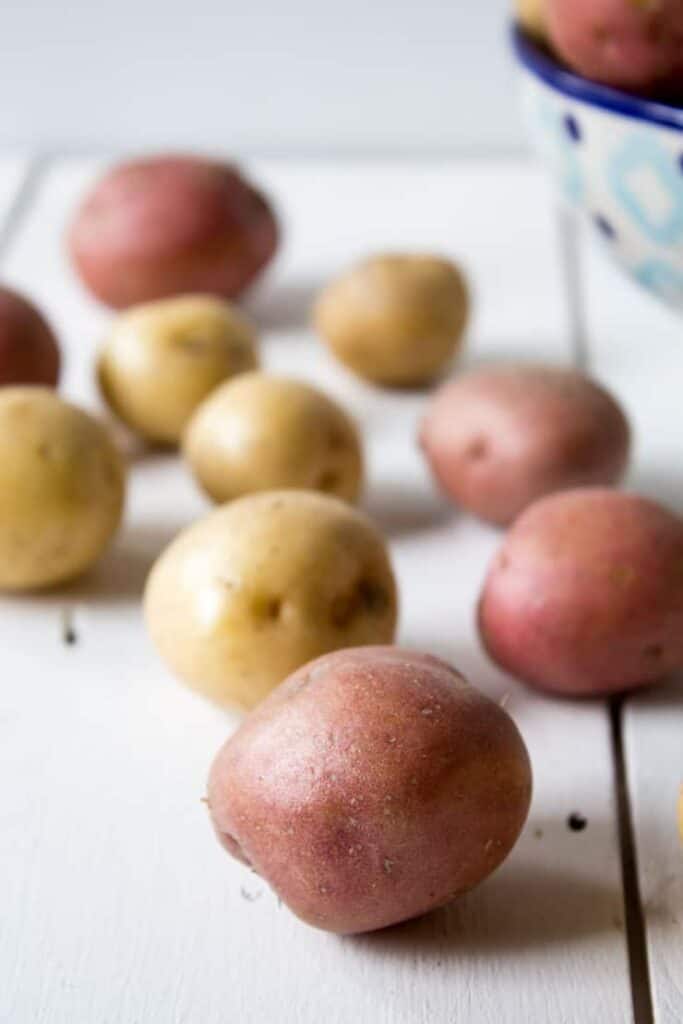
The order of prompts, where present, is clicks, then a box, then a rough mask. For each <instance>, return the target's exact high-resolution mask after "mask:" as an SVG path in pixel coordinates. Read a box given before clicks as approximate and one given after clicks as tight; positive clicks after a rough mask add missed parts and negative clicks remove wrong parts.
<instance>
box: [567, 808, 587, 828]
mask: <svg viewBox="0 0 683 1024" xmlns="http://www.w3.org/2000/svg"><path fill="white" fill-rule="evenodd" d="M587 826H588V821H587V819H586V818H584V816H583V814H579V813H578V811H573V812H572V814H570V815H569V817H568V818H567V828H569V829H571V831H572V832H583V830H584V829H585V828H586V827H587Z"/></svg>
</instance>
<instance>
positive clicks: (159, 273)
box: [68, 156, 278, 309]
mask: <svg viewBox="0 0 683 1024" xmlns="http://www.w3.org/2000/svg"><path fill="white" fill-rule="evenodd" d="M277 241H278V227H277V223H276V220H275V215H274V213H273V211H272V209H271V208H270V206H269V204H268V202H267V201H266V199H265V198H264V197H263V196H262V195H261V194H260V193H259V192H257V191H256V190H255V189H254V188H253V187H252V186H251V184H250V183H249V182H248V181H247V180H246V179H245V178H244V177H243V176H242V175H241V174H240V173H239V171H238V170H237V169H236V168H235V167H233V166H231V165H230V164H226V163H221V162H219V161H216V160H208V159H203V158H200V157H194V156H156V157H149V158H147V159H141V160H131V161H130V162H128V163H123V164H119V165H118V166H116V167H114V168H112V169H111V170H110V171H109V172H108V173H107V174H105V175H104V177H103V178H101V179H100V181H98V182H97V183H96V184H95V186H94V187H93V188H92V189H91V190H90V192H89V193H88V194H87V196H86V197H85V200H84V201H83V203H82V205H81V207H80V208H79V210H78V211H77V213H76V216H75V218H74V220H73V223H72V225H71V228H70V231H69V237H68V243H69V249H70V251H71V256H72V259H73V261H74V264H75V266H76V268H77V270H78V273H79V274H80V276H81V278H82V280H83V282H84V283H85V285H86V286H87V287H88V288H89V289H90V291H91V292H92V293H93V294H94V295H96V296H97V298H99V299H100V300H101V301H102V302H104V303H105V304H106V305H108V306H112V307H114V308H115V309H123V308H126V307H128V306H132V305H135V304H137V303H141V302H150V301H153V300H155V299H163V298H167V297H170V296H173V295H180V294H190V293H198V294H199V293H203V294H211V295H216V296H217V297H219V298H228V299H231V298H236V297H238V296H239V295H240V294H241V293H242V292H243V291H244V290H245V289H246V288H247V286H248V285H249V284H251V282H252V281H253V280H254V279H255V278H256V276H257V275H258V274H259V273H260V271H261V270H262V269H263V268H264V267H265V266H266V264H267V263H268V262H269V260H270V259H271V258H272V256H273V254H274V252H275V249H276V247H277Z"/></svg>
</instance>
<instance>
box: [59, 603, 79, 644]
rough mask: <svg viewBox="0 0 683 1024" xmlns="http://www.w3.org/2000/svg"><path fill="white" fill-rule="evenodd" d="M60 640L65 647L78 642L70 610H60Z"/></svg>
mask: <svg viewBox="0 0 683 1024" xmlns="http://www.w3.org/2000/svg"><path fill="white" fill-rule="evenodd" d="M62 642H63V643H64V644H65V645H66V646H67V647H75V646H76V644H77V643H78V633H77V632H76V630H75V628H74V623H73V617H72V615H71V612H69V611H64V612H62Z"/></svg>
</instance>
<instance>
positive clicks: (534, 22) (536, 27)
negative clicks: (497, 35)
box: [515, 0, 548, 39]
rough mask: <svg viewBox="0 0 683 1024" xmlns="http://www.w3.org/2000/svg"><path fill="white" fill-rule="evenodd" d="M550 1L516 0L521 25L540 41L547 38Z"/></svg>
mask: <svg viewBox="0 0 683 1024" xmlns="http://www.w3.org/2000/svg"><path fill="white" fill-rule="evenodd" d="M547 6H548V0H515V10H516V11H517V18H518V20H519V23H520V25H522V26H523V28H525V29H526V31H527V32H529V33H531V35H533V36H536V37H537V38H539V39H545V38H546V36H547V26H546V18H547Z"/></svg>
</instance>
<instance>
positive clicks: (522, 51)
mask: <svg viewBox="0 0 683 1024" xmlns="http://www.w3.org/2000/svg"><path fill="white" fill-rule="evenodd" d="M513 38H514V46H515V51H516V53H517V57H518V60H519V63H520V65H521V67H522V90H523V92H522V95H523V102H524V108H525V115H526V119H527V122H528V125H529V128H530V131H531V133H532V138H533V141H534V144H535V147H536V149H537V150H538V152H539V153H540V155H541V157H542V159H543V160H544V162H545V163H546V165H547V167H548V168H549V169H550V171H551V173H552V175H553V177H554V178H555V180H556V181H557V182H558V184H559V186H560V188H561V190H562V193H563V195H564V196H565V198H566V199H567V200H568V201H569V202H570V203H571V204H572V205H573V206H575V207H577V208H579V209H581V210H582V211H583V212H584V213H585V214H586V215H587V216H588V217H589V218H590V219H591V220H592V221H593V223H594V225H595V227H596V229H597V231H598V232H599V233H600V235H601V236H602V238H603V239H604V241H605V243H606V244H607V245H608V247H609V249H610V250H611V252H612V254H613V256H614V258H615V259H616V260H617V261H618V262H619V263H620V264H621V266H622V267H623V268H624V269H625V270H626V271H627V272H628V273H629V274H630V275H631V276H632V277H633V278H634V279H635V280H636V281H638V282H639V283H640V284H641V285H643V286H644V287H645V288H647V289H648V290H649V291H650V292H652V293H653V294H655V295H656V296H657V297H658V298H660V299H662V300H663V301H665V302H667V303H669V304H670V305H672V306H673V307H675V308H676V309H678V310H679V311H680V312H682V313H683V108H681V107H676V106H672V105H668V104H666V103H658V102H654V101H651V100H644V99H640V98H639V97H635V96H630V95H628V94H627V93H623V92H619V91H617V90H615V89H610V88H607V87H606V86H602V85H596V84H595V83H594V82H589V81H588V80H587V79H585V78H581V77H579V76H578V75H575V74H573V73H572V72H570V71H568V70H567V69H566V68H565V67H563V66H562V65H560V64H559V63H557V61H555V59H554V58H553V57H552V56H551V55H550V54H549V53H548V52H547V51H546V50H544V49H543V48H542V47H541V46H539V45H538V44H537V43H535V42H534V41H533V40H531V39H530V38H529V37H528V36H527V35H525V34H524V32H522V31H521V30H520V29H519V28H515V29H514V34H513Z"/></svg>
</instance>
